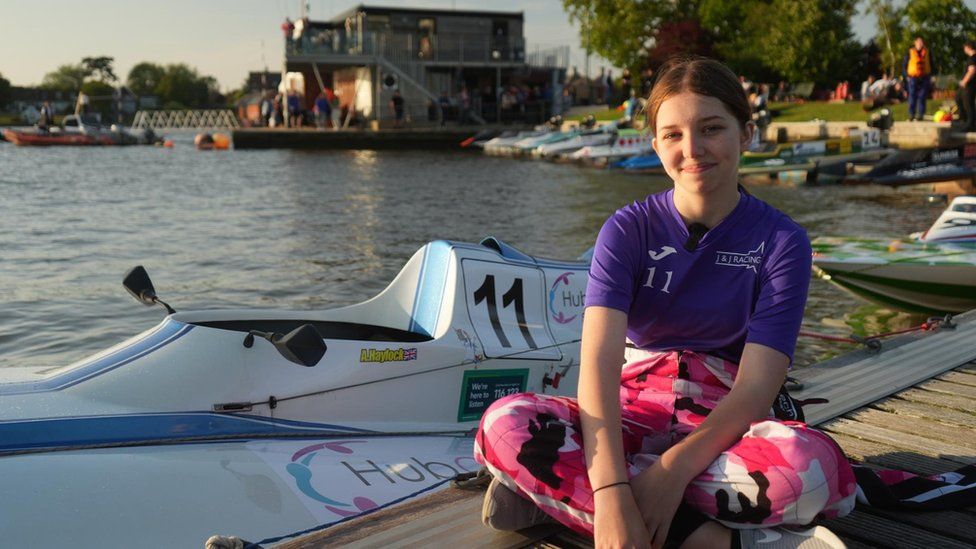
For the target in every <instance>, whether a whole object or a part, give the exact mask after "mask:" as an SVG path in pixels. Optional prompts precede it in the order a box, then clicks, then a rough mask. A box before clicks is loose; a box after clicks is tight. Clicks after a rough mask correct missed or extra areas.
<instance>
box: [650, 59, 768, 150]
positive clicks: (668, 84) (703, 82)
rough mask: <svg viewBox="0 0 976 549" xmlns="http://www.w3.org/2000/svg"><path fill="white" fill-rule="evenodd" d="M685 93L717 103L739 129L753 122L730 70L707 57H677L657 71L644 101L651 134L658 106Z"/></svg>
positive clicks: (655, 121) (743, 91)
mask: <svg viewBox="0 0 976 549" xmlns="http://www.w3.org/2000/svg"><path fill="white" fill-rule="evenodd" d="M686 91H690V92H692V93H697V94H699V95H705V96H708V97H714V98H716V99H718V100H719V101H721V102H722V103H724V104H725V107H726V108H728V109H729V112H731V113H732V116H734V117H735V119H736V120H738V121H739V125H740V126H742V127H745V125H746V123H747V122H749V121H750V120H752V109H751V108H750V107H749V99H748V98H747V97H746V92H745V90H743V89H742V84H741V83H739V79H738V78H737V77H736V76H735V73H734V72H732V69H730V68H728V67H726V66H725V65H724V64H723V63H721V62H719V61H716V60H714V59H709V58H707V57H701V56H698V55H687V56H676V57H672V58H670V59H668V60H667V61H665V63H664V64H663V65H662V66H661V68H660V69H659V70H658V76H657V80H656V81H655V82H654V88H653V89H652V90H651V95H650V96H649V97H648V98H647V116H648V121H649V122H650V127H651V129H652V130H653V131H654V132H657V111H658V109H660V108H661V103H664V101H665V100H667V99H668V98H670V97H672V96H675V95H678V94H679V93H682V92H686Z"/></svg>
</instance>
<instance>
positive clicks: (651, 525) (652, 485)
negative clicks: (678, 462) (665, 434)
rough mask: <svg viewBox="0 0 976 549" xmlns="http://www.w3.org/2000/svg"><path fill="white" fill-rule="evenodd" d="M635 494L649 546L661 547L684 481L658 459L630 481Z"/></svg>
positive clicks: (676, 508)
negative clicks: (649, 540)
mask: <svg viewBox="0 0 976 549" xmlns="http://www.w3.org/2000/svg"><path fill="white" fill-rule="evenodd" d="M631 484H633V486H634V497H635V499H636V502H637V507H638V508H639V509H640V514H641V517H642V518H643V519H644V524H645V525H646V526H647V532H648V535H649V536H650V538H651V547H653V548H654V549H659V548H661V547H664V541H665V540H666V539H667V537H668V531H669V530H670V529H671V520H672V519H674V513H675V511H677V510H678V505H680V504H681V498H682V497H684V493H685V488H686V487H687V483H686V482H684V481H683V480H681V479H680V478H679V475H678V474H676V473H674V472H669V471H667V470H666V469H665V468H664V467H662V466H661V462H660V461H658V462H657V463H655V464H654V465H652V466H651V467H650V468H648V469H645V470H644V471H642V472H641V473H640V474H638V475H637V476H636V477H634V478H633V480H631Z"/></svg>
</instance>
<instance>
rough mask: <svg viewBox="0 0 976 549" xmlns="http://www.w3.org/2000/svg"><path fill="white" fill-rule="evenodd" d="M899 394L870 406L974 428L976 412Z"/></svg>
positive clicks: (975, 427) (894, 412)
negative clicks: (933, 403)
mask: <svg viewBox="0 0 976 549" xmlns="http://www.w3.org/2000/svg"><path fill="white" fill-rule="evenodd" d="M900 396H901V394H899V395H896V396H892V397H888V398H886V399H883V400H879V401H878V402H875V403H873V404H871V406H872V407H874V408H877V409H879V410H884V411H885V412H891V413H893V414H898V415H905V416H911V417H916V418H920V419H926V420H929V421H938V422H941V423H944V424H947V425H956V426H959V427H965V428H968V429H976V413H967V412H963V411H960V410H956V409H954V408H944V407H941V406H933V405H931V404H925V403H922V402H915V401H912V400H906V399H904V398H900Z"/></svg>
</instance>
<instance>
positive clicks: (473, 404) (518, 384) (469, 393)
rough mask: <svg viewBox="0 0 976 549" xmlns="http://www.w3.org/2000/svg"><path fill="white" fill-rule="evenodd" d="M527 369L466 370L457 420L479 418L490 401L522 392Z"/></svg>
mask: <svg viewBox="0 0 976 549" xmlns="http://www.w3.org/2000/svg"><path fill="white" fill-rule="evenodd" d="M528 381H529V370H528V369H527V368H525V369H517V370H468V371H467V372H464V379H463V380H462V381H461V402H460V405H459V406H458V421H474V420H477V419H480V418H481V415H482V414H484V413H485V410H487V409H488V406H491V403H492V402H495V401H496V400H498V399H500V398H502V397H505V396H508V395H514V394H515V393H524V392H525V387H526V384H527V383H528Z"/></svg>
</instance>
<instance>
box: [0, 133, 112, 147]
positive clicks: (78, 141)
mask: <svg viewBox="0 0 976 549" xmlns="http://www.w3.org/2000/svg"><path fill="white" fill-rule="evenodd" d="M3 137H4V139H6V140H7V141H10V142H11V143H13V144H14V145H22V146H35V147H44V146H50V145H75V146H78V145H114V144H115V143H114V142H113V141H112V140H111V139H110V138H108V137H107V136H106V137H103V138H102V139H101V140H99V139H97V138H95V137H92V136H90V135H85V134H83V133H74V132H70V133H68V132H58V131H54V132H46V131H42V130H9V129H8V130H3Z"/></svg>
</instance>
